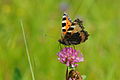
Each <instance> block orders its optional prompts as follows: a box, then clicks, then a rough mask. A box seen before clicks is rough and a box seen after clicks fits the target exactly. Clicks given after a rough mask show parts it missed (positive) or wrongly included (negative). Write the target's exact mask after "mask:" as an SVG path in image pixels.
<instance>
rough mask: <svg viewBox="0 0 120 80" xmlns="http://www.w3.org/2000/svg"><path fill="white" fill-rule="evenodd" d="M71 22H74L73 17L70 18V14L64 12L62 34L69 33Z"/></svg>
mask: <svg viewBox="0 0 120 80" xmlns="http://www.w3.org/2000/svg"><path fill="white" fill-rule="evenodd" d="M71 24H72V21H71V19H70V18H69V16H68V15H67V14H66V13H64V14H63V18H62V34H63V35H65V34H66V33H67V31H68V29H69V28H70V26H71Z"/></svg>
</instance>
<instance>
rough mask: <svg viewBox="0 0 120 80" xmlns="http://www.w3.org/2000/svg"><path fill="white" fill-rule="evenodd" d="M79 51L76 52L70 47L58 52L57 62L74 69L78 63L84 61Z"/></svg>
mask: <svg viewBox="0 0 120 80" xmlns="http://www.w3.org/2000/svg"><path fill="white" fill-rule="evenodd" d="M79 53H80V51H76V50H75V49H73V48H71V47H65V48H63V49H62V50H61V51H60V52H58V54H57V56H58V60H59V61H60V62H61V63H63V64H66V66H68V67H76V66H77V65H78V64H76V63H78V62H82V61H84V58H83V55H82V54H81V53H80V54H79Z"/></svg>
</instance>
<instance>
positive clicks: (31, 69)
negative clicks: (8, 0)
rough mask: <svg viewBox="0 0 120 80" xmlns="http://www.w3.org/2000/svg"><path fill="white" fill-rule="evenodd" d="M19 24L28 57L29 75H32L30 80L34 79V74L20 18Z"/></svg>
mask: <svg viewBox="0 0 120 80" xmlns="http://www.w3.org/2000/svg"><path fill="white" fill-rule="evenodd" d="M20 25H21V29H22V34H23V39H24V44H25V48H26V54H27V59H28V63H29V66H30V72H31V75H32V80H35V75H34V71H33V67H32V63H31V59H30V55H29V50H28V45H27V40H26V36H25V31H24V27H23V22H22V20H21V21H20Z"/></svg>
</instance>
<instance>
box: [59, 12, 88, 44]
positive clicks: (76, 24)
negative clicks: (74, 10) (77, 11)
mask: <svg viewBox="0 0 120 80" xmlns="http://www.w3.org/2000/svg"><path fill="white" fill-rule="evenodd" d="M88 36H89V34H88V32H87V31H85V30H84V26H83V21H82V20H80V19H79V18H77V19H75V20H74V21H72V20H71V19H70V17H69V16H68V15H67V13H64V14H63V17H62V33H61V39H59V40H58V42H60V43H61V44H63V45H77V44H80V43H82V42H85V41H86V40H87V39H88Z"/></svg>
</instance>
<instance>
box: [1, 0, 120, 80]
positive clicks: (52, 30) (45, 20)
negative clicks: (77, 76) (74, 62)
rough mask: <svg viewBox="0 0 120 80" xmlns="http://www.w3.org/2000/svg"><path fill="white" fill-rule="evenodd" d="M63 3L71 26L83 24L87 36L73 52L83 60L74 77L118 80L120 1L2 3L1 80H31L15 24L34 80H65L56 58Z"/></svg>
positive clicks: (21, 0) (4, 0)
mask: <svg viewBox="0 0 120 80" xmlns="http://www.w3.org/2000/svg"><path fill="white" fill-rule="evenodd" d="M62 3H67V5H68V6H69V8H68V10H67V13H68V14H69V16H70V17H71V18H72V20H73V19H75V18H76V17H80V18H82V19H83V21H84V25H85V29H86V30H87V31H88V32H89V34H90V36H89V39H88V40H87V41H86V42H85V43H83V44H80V45H77V46H76V49H77V50H80V51H81V52H82V53H83V54H84V57H85V61H84V62H83V63H79V67H78V68H77V69H78V71H79V72H81V74H84V75H86V76H87V77H86V80H120V70H119V68H120V61H119V60H120V52H119V49H120V31H119V30H120V10H119V7H120V5H119V3H120V0H114V1H113V0H64V1H63V0H1V1H0V80H32V76H31V72H30V68H29V67H30V66H29V63H28V59H27V56H26V54H25V53H26V49H25V45H24V39H23V35H22V31H21V27H20V24H19V22H18V21H19V20H20V19H22V20H23V23H24V29H25V33H26V39H27V43H28V49H29V53H30V57H31V63H32V66H33V70H34V73H35V78H36V80H65V69H66V66H65V65H63V64H61V63H59V62H58V61H57V56H56V53H57V52H59V50H60V49H59V43H58V39H59V38H60V32H61V18H62V15H63V12H62V11H61V9H60V5H61V4H62Z"/></svg>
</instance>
